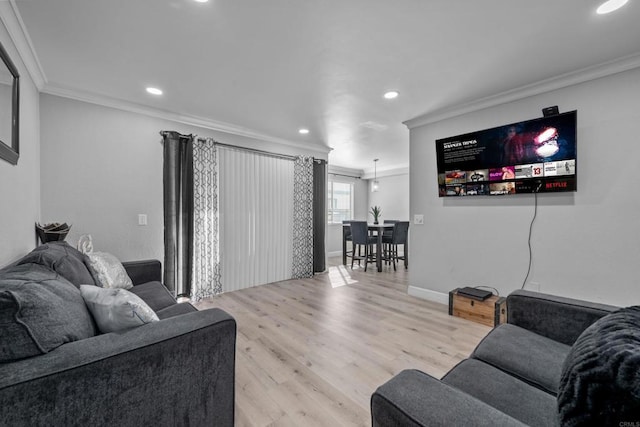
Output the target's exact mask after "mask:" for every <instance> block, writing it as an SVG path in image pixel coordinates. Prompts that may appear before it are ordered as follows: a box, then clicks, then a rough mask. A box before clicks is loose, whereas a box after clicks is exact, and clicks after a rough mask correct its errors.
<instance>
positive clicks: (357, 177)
mask: <svg viewBox="0 0 640 427" xmlns="http://www.w3.org/2000/svg"><path fill="white" fill-rule="evenodd" d="M329 175H333V176H344V177H347V178H355V179H362V177H360V176H353V175H344V174H341V173H333V172H329Z"/></svg>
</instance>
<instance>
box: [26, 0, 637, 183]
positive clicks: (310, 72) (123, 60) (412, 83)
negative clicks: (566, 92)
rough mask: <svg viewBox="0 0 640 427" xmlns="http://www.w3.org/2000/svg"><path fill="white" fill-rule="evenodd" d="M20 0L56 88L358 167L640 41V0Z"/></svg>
mask: <svg viewBox="0 0 640 427" xmlns="http://www.w3.org/2000/svg"><path fill="white" fill-rule="evenodd" d="M15 4H17V7H18V10H19V13H20V15H21V17H22V20H23V22H24V24H25V27H26V30H27V32H28V34H29V36H30V38H31V41H32V44H33V47H34V49H35V53H36V55H37V58H38V59H39V62H40V65H41V68H42V70H43V72H44V75H45V78H46V83H45V86H44V91H45V92H50V93H56V92H60V91H65V93H74V92H77V93H84V94H92V95H93V96H95V97H105V98H113V99H116V100H120V101H123V102H128V103H134V104H139V105H143V106H145V107H148V108H153V109H157V110H160V111H167V112H173V113H177V114H180V115H182V116H186V117H193V118H196V119H203V120H205V121H208V122H212V123H214V122H215V123H217V122H220V123H222V124H231V125H234V126H236V127H239V128H243V129H246V130H247V131H251V132H254V133H256V134H261V135H264V136H268V137H270V138H272V139H273V140H285V141H290V142H294V143H296V144H319V145H323V146H329V147H332V148H333V151H332V152H331V153H330V155H329V161H330V163H331V164H333V165H336V166H342V167H348V168H355V169H363V170H370V169H372V168H373V159H374V158H380V161H379V162H378V171H381V170H385V169H393V168H398V167H405V166H407V165H408V161H409V131H408V130H407V128H406V127H405V126H404V125H403V124H402V122H403V121H405V120H408V119H411V118H413V117H416V116H418V115H422V114H429V113H434V112H437V111H440V110H443V109H447V108H451V107H454V106H456V105H461V104H463V103H466V102H470V101H474V100H477V99H481V98H484V97H487V96H491V95H494V94H498V93H502V92H505V91H509V90H513V89H517V88H521V87H523V86H526V85H530V84H532V83H535V82H539V81H542V80H545V79H548V78H551V77H554V76H557V75H561V74H565V73H569V72H574V71H576V70H580V69H583V68H586V67H590V66H593V65H597V64H602V63H605V62H608V61H612V60H615V59H618V58H621V57H625V56H628V55H635V54H637V53H639V52H640V44H639V43H638V40H640V25H638V21H639V18H640V1H637V0H630V2H629V4H628V5H627V6H626V7H625V8H623V9H621V10H619V11H617V12H614V13H612V14H609V15H605V16H598V15H596V13H595V8H596V6H597V1H595V0H562V1H559V0H484V1H478V0H461V1H452V0H393V1H390V0H269V1H266V0H210V1H209V3H204V4H200V3H196V2H195V1H193V0H55V1H54V0H15ZM149 85H153V86H157V87H160V88H162V89H163V90H164V93H165V94H164V95H163V96H162V97H153V96H151V95H148V94H147V93H146V92H145V90H144V89H145V87H146V86H149ZM390 89H395V90H398V91H399V92H400V97H399V98H397V99H395V100H392V101H387V100H384V99H383V98H382V94H383V93H384V92H385V91H387V90H390ZM523 119H526V117H523ZM301 127H306V128H308V129H310V133H309V134H308V135H299V134H298V129H299V128H301ZM178 130H179V129H178Z"/></svg>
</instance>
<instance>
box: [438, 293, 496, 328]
mask: <svg viewBox="0 0 640 427" xmlns="http://www.w3.org/2000/svg"><path fill="white" fill-rule="evenodd" d="M449 314H450V315H452V316H457V317H462V318H463V319H468V320H472V321H474V322H478V323H482V324H483V325H487V326H494V327H495V326H498V325H500V324H501V323H506V321H507V299H506V298H504V297H499V296H497V295H493V296H491V297H489V298H487V299H486V300H484V301H479V300H475V299H473V298H469V297H467V296H463V295H459V294H458V289H454V290H452V291H451V292H449Z"/></svg>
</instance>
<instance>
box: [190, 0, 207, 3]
mask: <svg viewBox="0 0 640 427" xmlns="http://www.w3.org/2000/svg"><path fill="white" fill-rule="evenodd" d="M193 1H195V2H196V3H207V2H208V1H209V0H193Z"/></svg>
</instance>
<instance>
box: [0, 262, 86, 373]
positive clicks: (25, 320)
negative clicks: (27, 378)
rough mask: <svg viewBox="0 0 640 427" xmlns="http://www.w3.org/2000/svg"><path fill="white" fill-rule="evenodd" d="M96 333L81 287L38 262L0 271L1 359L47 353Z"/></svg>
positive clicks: (9, 359)
mask: <svg viewBox="0 0 640 427" xmlns="http://www.w3.org/2000/svg"><path fill="white" fill-rule="evenodd" d="M94 335H95V326H94V323H93V320H92V318H91V315H90V314H89V312H88V311H87V307H86V306H85V304H84V301H83V300H82V297H81V296H80V291H79V290H78V289H77V288H76V287H75V286H74V285H73V284H71V283H70V282H69V281H67V280H66V279H64V278H63V277H61V276H60V275H58V274H56V273H55V272H54V271H51V270H49V269H48V268H46V267H43V266H42V265H39V264H21V265H16V266H13V267H10V268H8V269H6V270H4V271H3V272H2V274H1V275H0V362H7V361H11V360H17V359H23V358H25V357H31V356H36V355H39V354H43V353H47V352H49V351H51V350H53V349H54V348H56V347H59V346H60V345H62V344H64V343H68V342H71V341H76V340H81V339H84V338H89V337H92V336H94Z"/></svg>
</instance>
